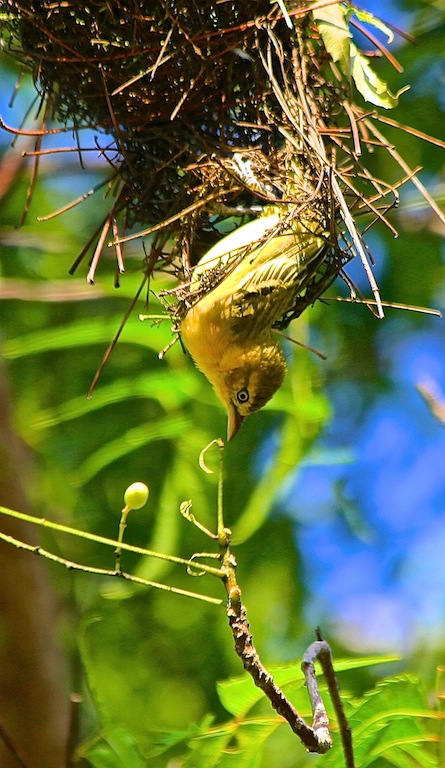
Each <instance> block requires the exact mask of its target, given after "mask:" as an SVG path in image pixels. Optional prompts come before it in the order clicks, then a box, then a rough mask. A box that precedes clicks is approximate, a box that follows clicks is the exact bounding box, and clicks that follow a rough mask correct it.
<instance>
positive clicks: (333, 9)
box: [312, 3, 351, 77]
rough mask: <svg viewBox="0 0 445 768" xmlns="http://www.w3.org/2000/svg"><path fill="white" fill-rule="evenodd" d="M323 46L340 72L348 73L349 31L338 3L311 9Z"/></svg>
mask: <svg viewBox="0 0 445 768" xmlns="http://www.w3.org/2000/svg"><path fill="white" fill-rule="evenodd" d="M312 14H313V16H314V19H315V21H316V22H317V27H318V30H319V32H320V35H321V38H322V40H323V43H324V46H325V48H326V50H327V52H328V53H329V55H330V56H331V58H332V60H333V61H335V62H336V63H338V65H339V66H340V69H341V70H342V72H343V73H344V74H345V75H346V76H347V77H349V74H350V46H351V33H350V31H349V28H348V25H347V23H346V20H345V15H344V13H343V10H342V7H341V6H340V4H339V3H335V4H333V5H328V6H326V7H324V8H317V9H316V10H314V11H312Z"/></svg>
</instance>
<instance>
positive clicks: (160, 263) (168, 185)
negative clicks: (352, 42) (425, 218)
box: [1, 0, 413, 322]
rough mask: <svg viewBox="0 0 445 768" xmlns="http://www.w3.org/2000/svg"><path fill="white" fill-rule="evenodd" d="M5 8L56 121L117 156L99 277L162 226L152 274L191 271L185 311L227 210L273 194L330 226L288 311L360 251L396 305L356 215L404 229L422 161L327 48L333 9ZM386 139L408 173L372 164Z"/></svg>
mask: <svg viewBox="0 0 445 768" xmlns="http://www.w3.org/2000/svg"><path fill="white" fill-rule="evenodd" d="M5 6H6V8H7V9H9V16H7V17H6V20H3V21H2V22H1V24H2V31H3V37H4V38H6V47H7V49H8V50H9V51H10V52H11V53H12V54H13V55H14V56H16V57H17V58H18V59H20V60H21V61H22V62H23V63H24V64H25V65H26V66H27V67H30V68H31V69H32V72H33V77H34V81H35V84H36V87H37V89H38V90H39V92H40V94H41V97H42V104H44V109H42V114H43V115H44V120H45V121H47V120H48V119H49V118H51V119H54V118H56V119H57V120H58V121H61V122H62V123H63V124H64V125H65V126H67V127H69V128H70V129H74V130H75V132H76V134H77V136H78V144H79V146H81V138H79V137H81V136H82V129H84V128H86V127H88V128H93V129H94V130H95V131H96V132H97V133H99V134H100V136H99V138H97V139H96V141H97V146H98V148H99V151H100V153H101V154H102V155H103V156H104V157H105V158H106V160H107V161H108V164H109V166H110V178H109V184H110V185H111V186H112V187H113V189H114V193H115V196H114V199H113V202H112V205H111V208H110V211H109V213H108V215H107V217H106V219H105V220H104V221H102V222H101V223H100V226H99V227H98V230H97V232H96V233H95V235H94V236H93V238H92V239H91V240H90V241H89V242H88V243H87V244H86V246H85V249H84V251H83V252H82V254H81V256H83V255H84V254H86V253H88V251H89V250H90V253H89V256H90V258H91V261H90V269H89V272H88V279H89V280H90V281H91V282H92V281H93V280H94V275H95V271H96V267H97V262H98V259H99V256H100V253H101V251H102V249H103V248H104V247H107V245H108V243H109V241H110V240H112V241H114V246H115V247H116V253H117V259H118V267H119V271H123V256H122V249H123V244H124V243H125V242H126V241H127V240H129V239H134V238H135V237H141V236H143V235H144V236H145V235H149V234H150V235H151V236H152V237H151V239H150V244H151V250H150V252H149V254H148V256H147V257H146V259H145V270H146V272H147V274H150V273H151V271H152V270H153V269H154V268H155V267H156V268H157V269H159V268H162V269H165V270H167V271H169V272H173V273H174V274H175V275H176V276H177V277H178V279H179V282H180V289H179V290H178V292H177V294H176V297H177V299H178V300H179V310H178V309H176V310H175V311H179V313H181V312H183V311H184V308H185V307H186V295H187V286H188V285H189V281H190V275H191V268H192V266H193V265H194V264H195V263H196V262H197V261H198V260H199V258H200V257H201V255H202V254H203V253H204V252H205V251H206V250H207V249H208V248H209V247H210V246H212V245H213V244H214V243H215V242H216V240H217V239H218V238H220V237H221V225H222V223H223V222H224V220H225V219H229V218H230V219H231V222H232V227H233V226H234V225H235V224H240V223H243V222H245V221H247V220H249V218H252V217H254V216H257V215H258V213H260V212H261V210H262V208H263V207H264V206H266V205H275V206H280V207H281V208H282V210H283V212H284V213H283V215H285V216H286V220H287V222H288V224H290V225H291V222H292V220H293V219H299V218H301V217H304V218H305V219H306V220H309V221H315V222H317V223H318V224H319V227H320V230H321V231H323V232H324V233H325V237H326V249H325V253H324V258H323V260H322V262H321V263H320V266H319V268H318V270H317V272H316V274H314V275H313V279H312V281H311V282H310V284H309V285H308V287H307V290H306V293H305V296H304V297H302V298H301V299H300V303H299V305H298V306H296V308H295V312H293V313H290V314H289V316H288V317H287V318H285V322H288V321H289V320H290V319H291V317H293V316H296V315H298V314H300V312H301V311H303V309H304V308H305V307H306V306H308V305H309V304H312V303H313V302H314V301H315V300H316V299H317V298H318V297H319V296H320V295H322V293H323V292H324V291H325V289H326V287H327V286H328V285H329V284H330V283H331V282H332V280H333V279H334V278H335V277H336V275H337V274H339V273H340V274H342V275H343V276H345V275H344V269H343V268H344V266H345V264H346V263H347V261H348V260H349V259H350V258H352V257H353V256H354V255H356V254H358V255H359V256H360V258H361V260H362V262H363V264H364V266H365V269H366V271H367V273H368V276H369V279H370V283H371V287H372V290H373V292H374V296H375V302H376V304H377V307H378V309H377V311H378V313H379V314H382V308H381V303H380V297H379V294H378V289H377V285H376V284H375V281H374V278H373V276H372V271H371V268H370V259H369V257H368V254H367V250H366V245H365V244H364V242H363V240H362V236H361V234H360V232H359V231H358V230H357V228H356V225H355V217H356V216H357V215H358V214H368V217H367V219H366V226H367V227H369V226H370V225H371V224H372V223H373V222H374V221H376V220H378V219H380V220H382V221H383V222H384V223H385V224H386V225H387V226H389V227H390V228H391V229H393V228H392V227H391V225H390V224H389V222H388V221H387V219H386V218H385V213H386V212H387V210H388V209H389V208H390V207H392V206H394V205H395V204H396V202H397V187H398V186H400V184H402V183H403V182H404V181H405V180H406V179H407V178H409V177H411V176H412V175H413V173H412V172H411V170H410V169H409V168H408V166H407V165H406V163H404V161H403V160H402V159H401V158H399V157H398V155H397V152H396V151H395V150H394V148H393V146H392V145H390V144H389V143H387V142H386V140H385V138H384V137H383V136H382V134H381V133H380V131H379V130H378V128H377V121H378V120H379V119H382V118H381V117H379V116H378V115H377V114H376V113H375V112H370V110H369V106H368V105H365V106H364V107H361V106H357V105H356V104H354V103H353V100H352V98H351V86H350V80H349V76H348V75H347V74H344V73H343V72H342V67H341V61H336V62H334V60H333V58H332V55H331V53H330V52H328V48H329V45H328V46H327V47H326V36H324V35H323V24H325V27H326V9H325V13H323V11H319V12H318V15H317V14H315V15H314V13H313V4H312V11H311V8H310V7H309V5H308V4H307V3H303V2H295V0H293V1H291V0H287V2H286V3H285V5H284V4H283V2H281V3H270V1H269V0H256V2H252V0H237V2H236V3H235V2H202V1H196V2H194V1H193V0H187V2H184V3H180V2H174V1H173V0H156V1H155V2H150V1H149V0H117V1H116V2H113V3H109V2H106V1H101V0H96V1H93V2H90V1H88V2H86V3H84V4H80V3H73V4H72V3H69V2H68V3H67V2H64V1H63V0H60V2H58V1H57V0H42V1H41V2H38V1H37V0H27V2H26V3H25V2H15V1H14V0H6V3H5V2H4V3H3V7H4V8H5ZM347 8H350V7H349V6H348V4H347V3H344V4H342V6H340V5H337V4H334V5H333V6H331V12H333V13H334V17H333V18H334V22H335V19H337V21H338V19H340V40H341V35H343V36H344V33H345V30H346V34H347V35H348V34H349V32H348V26H347V22H346V21H345V19H346V16H345V13H346V11H345V9H347ZM339 14H340V15H339ZM348 14H349V11H348ZM328 15H329V12H328ZM335 23H337V22H335ZM335 23H334V27H335ZM328 24H329V19H328ZM356 25H359V24H358V22H356ZM348 39H349V38H348ZM334 58H335V56H334ZM387 93H388V94H389V91H388V92H387ZM389 97H392V95H391V94H389V96H388V98H389ZM392 98H393V99H395V101H396V97H392ZM383 106H388V105H387V104H383ZM4 127H5V126H4ZM43 133H44V131H43ZM41 138H42V137H41V135H39V138H38V141H39V146H40V141H41ZM378 148H380V149H382V150H383V151H385V152H388V153H389V154H390V155H391V156H392V157H393V159H395V160H396V161H397V162H399V165H400V167H401V168H402V169H403V173H402V176H401V178H400V179H399V181H398V182H397V183H395V184H390V183H389V182H388V181H385V180H381V179H376V178H374V177H373V174H372V173H371V171H370V170H369V169H368V168H367V166H366V157H367V153H368V150H369V151H372V152H375V151H376V149H378ZM79 151H80V150H79ZM369 215H370V216H369ZM233 217H235V218H233ZM141 225H142V226H143V227H144V230H143V231H142V232H139V233H137V232H136V233H134V229H135V228H136V227H137V226H141ZM393 231H394V230H393ZM91 250H92V252H93V255H92V256H91ZM79 261H80V257H79V259H77V260H76V262H75V266H77V264H78V262H79Z"/></svg>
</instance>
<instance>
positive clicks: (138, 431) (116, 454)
mask: <svg viewBox="0 0 445 768" xmlns="http://www.w3.org/2000/svg"><path fill="white" fill-rule="evenodd" d="M188 426H189V420H188V419H185V418H183V417H178V416H165V417H164V418H162V419H157V420H156V421H154V422H152V423H149V424H141V425H140V426H138V427H133V429H129V430H128V431H127V432H123V433H122V435H120V436H119V437H118V438H117V439H116V440H110V441H109V442H108V443H105V445H103V446H102V447H101V448H99V449H98V450H97V451H95V452H94V453H92V454H90V456H89V457H88V459H87V460H86V461H85V462H84V463H83V464H82V465H81V466H80V467H79V469H78V471H77V472H76V474H75V475H73V478H72V481H73V484H74V485H83V483H86V482H87V481H88V480H91V478H92V477H94V475H97V473H98V472H100V471H101V470H102V469H104V468H105V467H107V466H108V465H109V464H111V463H112V462H113V461H117V460H118V459H122V458H123V456H126V455H127V454H129V453H132V451H135V450H137V449H138V448H142V447H143V446H147V445H149V444H150V443H152V442H154V441H155V440H167V439H168V440H170V439H172V438H176V437H179V436H180V435H181V434H183V432H184V431H185V430H186V429H187V427H188Z"/></svg>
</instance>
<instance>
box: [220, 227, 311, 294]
mask: <svg viewBox="0 0 445 768" xmlns="http://www.w3.org/2000/svg"><path fill="white" fill-rule="evenodd" d="M325 245H326V242H325V240H324V239H323V238H322V237H317V236H316V235H314V234H312V233H302V234H297V235H296V234H294V233H288V232H286V233H284V234H283V235H278V236H276V237H274V239H273V240H272V241H271V242H269V243H267V244H266V245H265V246H264V247H262V248H260V249H259V252H258V254H257V255H256V256H255V257H254V258H253V259H252V258H251V257H250V256H249V257H246V258H245V259H244V261H243V262H242V263H241V264H240V265H239V266H238V267H237V269H235V271H234V272H233V273H232V275H231V276H230V278H229V279H230V280H231V282H233V283H234V284H235V281H236V283H237V289H238V290H239V291H242V292H243V293H245V294H246V293H248V294H250V293H262V294H264V291H265V290H274V289H280V288H281V289H290V290H292V292H293V294H294V295H296V294H297V293H299V291H300V290H302V289H303V288H304V287H305V285H306V283H307V280H308V279H309V278H311V277H312V276H313V274H314V272H315V270H316V269H317V266H318V264H319V263H320V260H321V258H322V255H323V250H324V248H325ZM249 262H250V263H249ZM237 273H238V274H237ZM238 290H237V291H236V292H238Z"/></svg>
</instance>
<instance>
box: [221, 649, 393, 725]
mask: <svg viewBox="0 0 445 768" xmlns="http://www.w3.org/2000/svg"><path fill="white" fill-rule="evenodd" d="M397 660H398V657H397V656H366V657H363V658H359V659H338V660H335V661H334V667H335V670H336V672H345V671H348V670H352V669H363V668H364V667H370V666H374V665H375V664H389V663H391V662H393V661H397ZM268 671H269V672H270V674H271V675H272V677H273V678H274V681H275V683H276V684H277V685H278V686H279V687H280V688H282V687H283V686H285V685H291V684H294V685H295V684H297V685H298V686H299V687H300V688H302V687H303V685H304V675H303V672H302V671H301V667H300V661H297V662H295V663H294V664H291V665H286V666H279V667H271V668H270V669H269V670H268ZM320 674H321V672H320ZM217 690H218V695H219V698H220V701H221V703H222V705H223V706H224V708H225V709H227V711H228V712H230V713H231V714H232V715H234V716H235V717H243V716H245V715H246V714H247V712H249V710H251V709H252V707H253V706H254V705H255V704H257V702H258V701H260V700H261V699H262V698H264V694H263V693H262V691H261V690H260V689H259V688H256V687H255V686H254V685H253V682H252V680H251V679H250V677H248V676H247V675H245V674H244V675H242V676H239V677H234V678H230V679H229V680H224V681H221V682H219V683H218V685H217Z"/></svg>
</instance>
